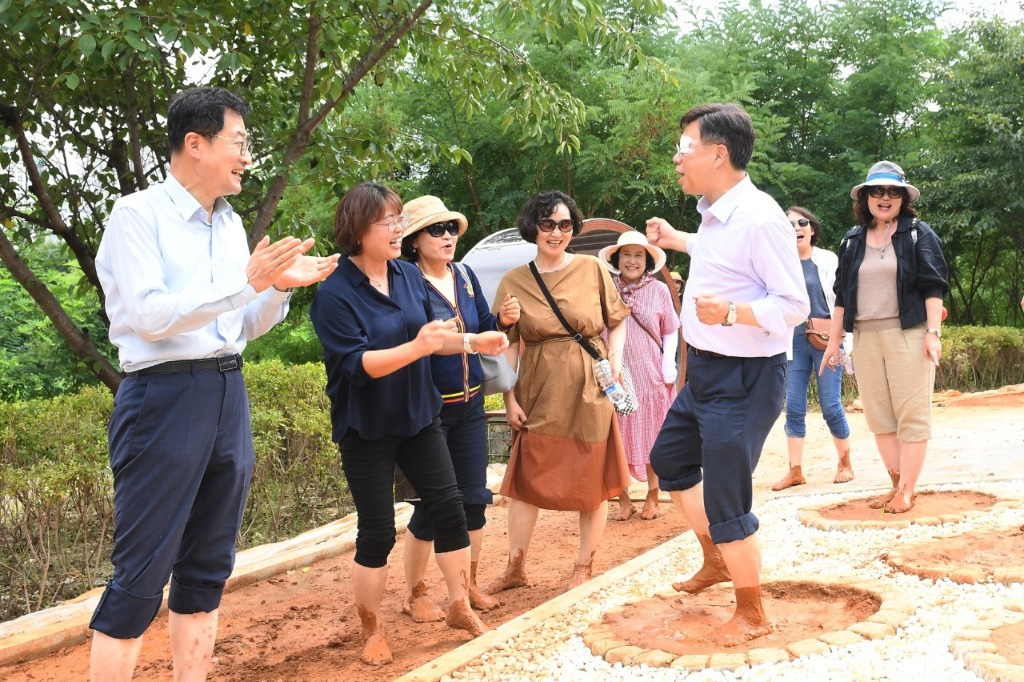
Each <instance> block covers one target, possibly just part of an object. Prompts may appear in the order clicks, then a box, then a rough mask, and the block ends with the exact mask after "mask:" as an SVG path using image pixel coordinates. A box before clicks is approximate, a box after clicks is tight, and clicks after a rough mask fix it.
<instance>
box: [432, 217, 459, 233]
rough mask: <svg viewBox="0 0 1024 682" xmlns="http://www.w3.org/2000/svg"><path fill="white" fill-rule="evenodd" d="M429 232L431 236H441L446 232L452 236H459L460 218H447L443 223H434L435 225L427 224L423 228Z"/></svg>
mask: <svg viewBox="0 0 1024 682" xmlns="http://www.w3.org/2000/svg"><path fill="white" fill-rule="evenodd" d="M423 229H424V230H425V231H426V233H427V234H429V235H430V236H431V237H440V236H441V235H443V234H444V233H445V232H447V233H448V234H450V235H451V236H452V237H458V236H459V221H458V220H446V221H444V222H441V223H434V224H433V225H427V226H426V227H424V228H423Z"/></svg>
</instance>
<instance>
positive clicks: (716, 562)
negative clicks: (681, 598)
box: [672, 535, 732, 594]
mask: <svg viewBox="0 0 1024 682" xmlns="http://www.w3.org/2000/svg"><path fill="white" fill-rule="evenodd" d="M697 540H698V541H699V542H700V548H701V550H703V552H704V565H703V566H701V567H700V570H699V571H697V572H696V573H694V574H693V576H692V577H691V578H690V579H689V580H685V581H683V582H681V583H672V589H673V590H675V591H676V592H686V593H688V594H697V593H698V592H700V591H702V590H706V589H707V588H709V587H711V586H712V585H717V584H718V583H726V582H729V581H730V580H732V578H731V577H730V576H729V569H728V568H726V566H725V559H724V558H723V557H722V550H720V549H718V548H717V547H715V545H714V543H713V542H711V537H710V536H708V535H697Z"/></svg>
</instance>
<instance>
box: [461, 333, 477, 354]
mask: <svg viewBox="0 0 1024 682" xmlns="http://www.w3.org/2000/svg"><path fill="white" fill-rule="evenodd" d="M474 336H475V334H463V335H462V350H463V351H465V352H466V353H469V354H470V355H476V351H475V350H473V347H472V346H470V345H469V340H470V339H472V338H473V337H474Z"/></svg>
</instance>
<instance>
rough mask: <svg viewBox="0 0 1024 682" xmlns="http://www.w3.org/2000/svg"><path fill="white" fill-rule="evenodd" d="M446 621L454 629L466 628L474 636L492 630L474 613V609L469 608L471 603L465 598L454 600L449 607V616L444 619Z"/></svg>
mask: <svg viewBox="0 0 1024 682" xmlns="http://www.w3.org/2000/svg"><path fill="white" fill-rule="evenodd" d="M444 622H445V624H446V625H448V627H450V628H452V629H454V630H465V631H466V632H468V633H469V634H471V635H473V636H474V637H479V636H480V635H482V634H484V633H485V632H487V631H488V630H490V628H489V627H487V626H486V625H484V622H483V621H482V620H480V618H479V617H478V616H477V615H476V614H475V613H473V609H471V608H469V604H468V603H467V602H466V600H465V599H460V600H458V601H454V602H452V605H451V606H449V607H448V617H447V618H445V619H444Z"/></svg>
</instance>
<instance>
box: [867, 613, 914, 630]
mask: <svg viewBox="0 0 1024 682" xmlns="http://www.w3.org/2000/svg"><path fill="white" fill-rule="evenodd" d="M906 619H907V613H906V611H889V610H883V611H879V612H878V613H875V614H873V615H871V616H869V617H868V622H870V623H883V624H885V625H891V626H892V627H894V628H898V627H899V626H900V625H902V624H903V621H905V620H906Z"/></svg>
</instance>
